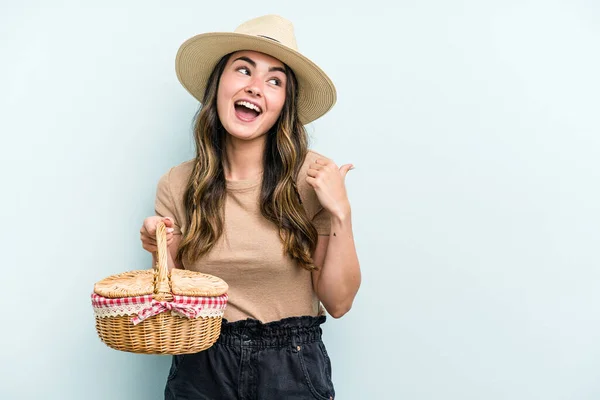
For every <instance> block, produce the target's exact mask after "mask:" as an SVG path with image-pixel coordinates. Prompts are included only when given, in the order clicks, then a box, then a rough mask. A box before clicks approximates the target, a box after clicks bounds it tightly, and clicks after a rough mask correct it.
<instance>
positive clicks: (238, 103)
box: [235, 101, 262, 114]
mask: <svg viewBox="0 0 600 400" xmlns="http://www.w3.org/2000/svg"><path fill="white" fill-rule="evenodd" d="M235 104H236V105H238V106H244V107H246V108H249V109H251V110H254V111H256V112H257V113H259V114H260V113H261V112H262V111H261V109H260V108H259V107H258V106H256V105H254V104H252V103H250V102H247V101H238V102H236V103H235Z"/></svg>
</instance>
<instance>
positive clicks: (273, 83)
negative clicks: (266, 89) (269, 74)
mask: <svg viewBox="0 0 600 400" xmlns="http://www.w3.org/2000/svg"><path fill="white" fill-rule="evenodd" d="M268 82H269V83H270V84H272V85H275V86H281V80H280V79H277V78H271V79H269V81H268Z"/></svg>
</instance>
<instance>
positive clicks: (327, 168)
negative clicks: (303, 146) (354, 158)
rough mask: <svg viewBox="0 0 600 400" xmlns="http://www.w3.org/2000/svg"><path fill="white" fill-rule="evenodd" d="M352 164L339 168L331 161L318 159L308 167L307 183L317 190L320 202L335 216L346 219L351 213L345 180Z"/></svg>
mask: <svg viewBox="0 0 600 400" xmlns="http://www.w3.org/2000/svg"><path fill="white" fill-rule="evenodd" d="M353 168H354V166H353V165H352V164H344V165H342V166H341V167H339V168H338V166H337V165H335V163H334V162H333V161H331V160H325V159H316V160H315V162H314V163H312V164H310V165H309V167H308V172H307V175H308V176H307V177H306V182H308V184H309V185H310V186H312V187H313V189H315V193H316V194H317V197H318V199H319V202H320V203H321V205H322V206H323V208H324V209H326V210H327V211H329V213H330V214H331V215H333V216H338V217H340V218H341V217H345V216H347V215H348V214H349V213H350V202H349V201H348V195H347V193H346V185H345V182H344V180H345V178H346V174H347V173H348V171H350V170H351V169H353Z"/></svg>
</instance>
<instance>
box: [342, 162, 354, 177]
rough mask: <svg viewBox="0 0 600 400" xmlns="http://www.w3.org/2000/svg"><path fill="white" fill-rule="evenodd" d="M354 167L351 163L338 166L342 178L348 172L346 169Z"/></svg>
mask: <svg viewBox="0 0 600 400" xmlns="http://www.w3.org/2000/svg"><path fill="white" fill-rule="evenodd" d="M353 168H354V165H352V164H344V165H342V166H341V167H340V174H341V175H342V178H345V177H346V174H347V173H348V171H350V170H351V169H353Z"/></svg>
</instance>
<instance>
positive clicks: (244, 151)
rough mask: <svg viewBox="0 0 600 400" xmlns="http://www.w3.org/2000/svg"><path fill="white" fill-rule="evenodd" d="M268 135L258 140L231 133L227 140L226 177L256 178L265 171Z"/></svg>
mask: <svg viewBox="0 0 600 400" xmlns="http://www.w3.org/2000/svg"><path fill="white" fill-rule="evenodd" d="M265 144H266V135H262V136H261V137H259V138H257V139H256V140H240V139H237V138H234V137H232V136H230V135H228V136H227V139H226V141H225V153H226V159H225V160H224V165H223V169H224V170H225V171H224V172H225V179H227V180H231V181H243V180H250V179H254V178H256V177H257V176H258V175H260V174H261V173H262V171H263V154H264V150H265Z"/></svg>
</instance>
